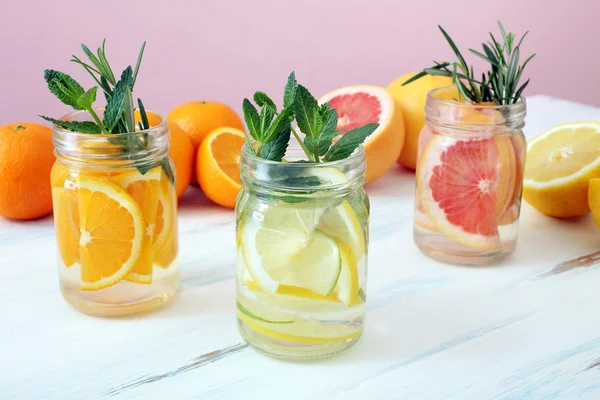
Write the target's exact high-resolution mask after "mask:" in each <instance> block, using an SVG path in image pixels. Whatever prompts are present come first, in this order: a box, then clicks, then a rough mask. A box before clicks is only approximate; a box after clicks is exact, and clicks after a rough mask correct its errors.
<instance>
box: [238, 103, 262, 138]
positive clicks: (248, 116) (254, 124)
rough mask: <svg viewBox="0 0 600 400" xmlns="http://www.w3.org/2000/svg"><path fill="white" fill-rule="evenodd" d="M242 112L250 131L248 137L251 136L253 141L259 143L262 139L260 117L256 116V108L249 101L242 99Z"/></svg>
mask: <svg viewBox="0 0 600 400" xmlns="http://www.w3.org/2000/svg"><path fill="white" fill-rule="evenodd" d="M242 111H243V113H244V120H245V121H246V125H247V126H248V130H249V131H250V135H252V138H254V140H256V141H259V140H260V139H262V131H261V130H260V117H259V116H258V111H257V110H256V107H254V105H253V104H252V103H250V100H248V99H244V101H243V102H242Z"/></svg>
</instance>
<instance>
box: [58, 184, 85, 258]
mask: <svg viewBox="0 0 600 400" xmlns="http://www.w3.org/2000/svg"><path fill="white" fill-rule="evenodd" d="M52 201H53V207H54V225H55V230H56V244H57V246H58V251H59V253H60V256H61V257H62V260H63V262H64V264H65V266H66V267H70V266H72V265H73V264H75V263H78V262H79V236H80V234H79V209H78V206H77V192H75V191H73V190H69V189H64V188H60V187H55V188H52Z"/></svg>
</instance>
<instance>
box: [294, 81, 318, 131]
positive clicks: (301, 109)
mask: <svg viewBox="0 0 600 400" xmlns="http://www.w3.org/2000/svg"><path fill="white" fill-rule="evenodd" d="M293 104H294V106H293V108H294V114H295V115H296V122H297V123H298V128H300V131H301V132H302V133H304V134H305V135H306V136H309V137H310V138H312V139H316V138H317V137H318V135H319V130H317V129H316V126H315V125H316V124H317V121H316V120H315V117H316V116H318V115H319V104H318V103H317V100H316V99H315V98H314V97H313V95H312V94H311V93H310V92H309V91H308V89H306V88H305V87H304V86H302V85H298V87H297V88H296V97H295V100H294V103H293ZM318 120H319V121H320V118H319V119H318Z"/></svg>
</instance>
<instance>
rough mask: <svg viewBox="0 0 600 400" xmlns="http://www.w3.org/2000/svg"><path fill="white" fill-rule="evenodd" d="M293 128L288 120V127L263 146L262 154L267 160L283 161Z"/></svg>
mask: <svg viewBox="0 0 600 400" xmlns="http://www.w3.org/2000/svg"><path fill="white" fill-rule="evenodd" d="M291 129H292V126H291V125H290V123H289V122H288V124H287V125H286V127H285V128H284V129H283V131H281V133H279V134H278V135H277V137H276V138H275V140H271V141H270V142H269V143H267V144H266V145H265V146H264V147H263V148H262V150H261V154H260V156H261V157H262V158H264V159H266V160H271V161H281V159H282V158H283V157H284V156H285V152H286V151H287V148H288V143H289V141H290V135H291Z"/></svg>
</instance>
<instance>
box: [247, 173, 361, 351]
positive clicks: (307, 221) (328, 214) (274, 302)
mask: <svg viewBox="0 0 600 400" xmlns="http://www.w3.org/2000/svg"><path fill="white" fill-rule="evenodd" d="M326 172H327V171H324V170H323V169H321V170H319V171H316V169H315V172H314V175H315V176H316V177H320V176H321V175H322V174H325V173H326ZM333 172H337V171H333ZM338 174H339V175H340V176H341V178H340V179H345V177H344V176H343V174H341V173H338ZM330 176H331V175H330V174H327V178H326V179H328V180H330ZM324 179H325V177H324ZM260 201H261V200H256V199H251V200H249V204H246V205H245V207H244V210H245V211H244V212H243V214H242V216H241V220H240V228H239V230H238V260H237V281H238V303H239V304H238V316H239V318H240V319H241V320H242V321H243V322H244V323H245V324H246V325H248V326H249V327H250V328H252V329H253V330H254V331H257V332H259V333H261V334H263V335H267V336H269V337H271V338H273V339H277V340H284V341H288V342H295V343H322V342H327V341H343V340H346V339H348V338H349V337H353V336H356V335H358V334H360V331H356V330H355V329H354V330H353V329H352V328H351V327H348V326H347V324H340V325H333V324H329V325H327V324H319V323H318V319H319V318H318V317H317V316H316V315H315V314H314V313H318V314H320V315H328V314H330V315H328V316H327V318H326V319H328V320H335V319H336V318H335V316H334V314H335V313H336V312H348V310H349V309H357V310H358V309H361V307H363V306H364V299H363V298H361V297H364V290H363V289H361V287H360V285H359V282H360V279H359V275H360V274H361V273H363V274H364V273H365V271H361V268H360V265H362V264H364V262H365V258H366V254H365V253H366V239H365V233H364V228H363V223H361V220H360V219H359V217H358V215H361V212H360V211H359V212H357V211H356V209H355V208H356V207H359V206H358V205H357V206H353V205H351V203H350V202H349V201H348V200H344V201H341V202H338V203H332V204H329V205H327V206H325V205H324V204H323V202H319V203H318V204H316V203H315V202H313V201H306V202H301V203H286V202H284V201H280V200H273V201H269V202H266V203H264V202H261V203H260V204H258V202H260ZM252 202H256V203H257V204H252ZM259 210H260V214H261V216H260V217H257V212H259ZM363 212H365V211H364V210H363ZM363 311H364V310H363ZM337 319H341V318H337Z"/></svg>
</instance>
